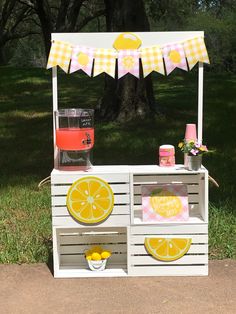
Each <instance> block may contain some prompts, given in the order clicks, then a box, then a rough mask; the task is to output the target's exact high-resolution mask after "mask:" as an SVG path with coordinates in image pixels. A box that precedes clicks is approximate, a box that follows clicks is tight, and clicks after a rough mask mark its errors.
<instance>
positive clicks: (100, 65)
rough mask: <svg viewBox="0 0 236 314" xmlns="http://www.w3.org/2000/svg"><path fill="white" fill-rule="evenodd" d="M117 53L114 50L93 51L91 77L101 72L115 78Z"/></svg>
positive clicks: (100, 49)
mask: <svg viewBox="0 0 236 314" xmlns="http://www.w3.org/2000/svg"><path fill="white" fill-rule="evenodd" d="M116 57H117V52H116V51H115V50H114V49H103V48H99V49H97V50H96V51H95V60H94V69H93V76H97V75H99V74H101V73H103V72H105V73H107V74H109V75H110V76H111V77H113V78H115V70H116Z"/></svg>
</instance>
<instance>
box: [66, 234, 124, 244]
mask: <svg viewBox="0 0 236 314" xmlns="http://www.w3.org/2000/svg"><path fill="white" fill-rule="evenodd" d="M126 241H127V235H126V234H118V235H116V236H114V235H96V236H89V235H88V236H78V235H71V236H60V244H61V245H69V244H73V245H78V244H82V245H83V244H88V245H109V244H121V243H122V244H126Z"/></svg>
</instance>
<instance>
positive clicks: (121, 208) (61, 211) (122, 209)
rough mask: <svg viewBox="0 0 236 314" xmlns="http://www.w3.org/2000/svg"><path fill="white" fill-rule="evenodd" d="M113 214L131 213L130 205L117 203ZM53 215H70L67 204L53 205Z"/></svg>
mask: <svg viewBox="0 0 236 314" xmlns="http://www.w3.org/2000/svg"><path fill="white" fill-rule="evenodd" d="M112 215H129V205H115V206H114V208H113V210H112ZM52 216H70V213H69V212H68V209H67V207H66V206H62V207H61V206H59V207H57V206H53V207H52Z"/></svg>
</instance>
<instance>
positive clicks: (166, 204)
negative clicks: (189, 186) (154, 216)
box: [150, 189, 183, 218]
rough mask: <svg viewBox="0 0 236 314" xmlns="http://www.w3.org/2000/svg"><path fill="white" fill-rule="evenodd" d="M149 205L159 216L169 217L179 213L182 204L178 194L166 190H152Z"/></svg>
mask: <svg viewBox="0 0 236 314" xmlns="http://www.w3.org/2000/svg"><path fill="white" fill-rule="evenodd" d="M150 205H151V207H152V208H153V210H154V211H155V212H156V213H158V214H159V215H160V216H162V217H165V218H170V217H173V216H176V215H178V214H180V213H181V212H182V210H183V205H182V202H181V200H180V198H179V197H178V196H176V195H175V194H174V193H173V192H170V191H168V190H162V189H157V190H156V191H155V190H154V191H153V192H152V194H151V197H150Z"/></svg>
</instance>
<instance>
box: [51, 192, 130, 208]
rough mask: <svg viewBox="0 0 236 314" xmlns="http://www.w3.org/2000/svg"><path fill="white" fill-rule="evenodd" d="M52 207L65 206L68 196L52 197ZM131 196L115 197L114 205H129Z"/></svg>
mask: <svg viewBox="0 0 236 314" xmlns="http://www.w3.org/2000/svg"><path fill="white" fill-rule="evenodd" d="M51 200H52V206H65V205H66V196H52V199H51ZM129 201H130V197H129V194H121V195H116V194H115V195H114V204H129Z"/></svg>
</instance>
